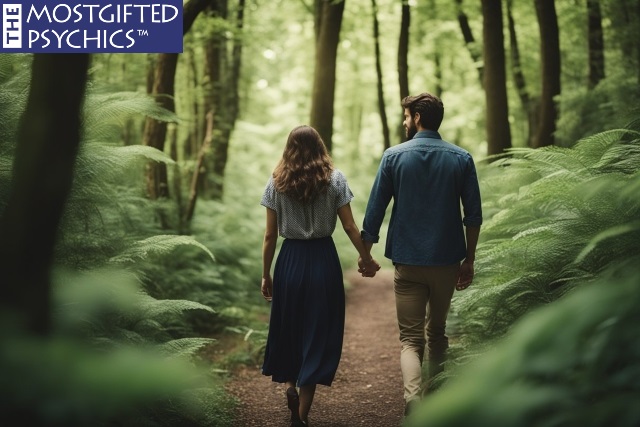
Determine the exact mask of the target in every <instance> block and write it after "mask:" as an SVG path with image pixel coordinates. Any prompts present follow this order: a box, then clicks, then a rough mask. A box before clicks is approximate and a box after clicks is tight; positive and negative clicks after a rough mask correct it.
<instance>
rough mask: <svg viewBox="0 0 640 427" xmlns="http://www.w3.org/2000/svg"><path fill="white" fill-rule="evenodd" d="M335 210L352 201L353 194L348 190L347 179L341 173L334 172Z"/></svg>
mask: <svg viewBox="0 0 640 427" xmlns="http://www.w3.org/2000/svg"><path fill="white" fill-rule="evenodd" d="M335 191H336V210H338V209H339V208H341V207H343V206H344V205H346V204H347V203H350V202H351V200H353V192H352V191H351V189H350V188H349V183H348V182H347V178H346V177H345V176H344V174H343V173H342V172H340V171H339V170H336V173H335Z"/></svg>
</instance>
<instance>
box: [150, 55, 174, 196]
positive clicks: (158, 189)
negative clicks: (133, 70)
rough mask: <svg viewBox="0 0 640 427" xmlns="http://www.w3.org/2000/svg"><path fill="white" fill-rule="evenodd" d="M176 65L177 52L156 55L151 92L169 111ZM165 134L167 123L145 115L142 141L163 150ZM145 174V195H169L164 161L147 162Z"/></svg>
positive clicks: (172, 106) (171, 103) (171, 106)
mask: <svg viewBox="0 0 640 427" xmlns="http://www.w3.org/2000/svg"><path fill="white" fill-rule="evenodd" d="M177 65H178V54H177V53H161V54H159V55H158V59H157V61H156V69H155V74H154V77H153V90H152V93H153V94H154V96H155V98H156V102H157V103H158V104H159V105H161V106H162V107H163V108H166V109H167V110H169V111H175V103H174V101H173V94H174V83H175V73H176V67H177ZM166 136H167V123H166V122H164V121H160V120H156V119H153V118H151V117H147V119H146V120H145V126H144V133H143V135H142V143H143V144H144V145H148V146H149V147H153V148H156V149H158V150H160V151H164V142H165V138H166ZM145 175H146V179H147V196H148V197H149V198H150V199H153V200H156V199H159V198H162V197H169V185H168V182H167V167H166V165H165V164H164V163H156V162H150V163H147V166H146V173H145Z"/></svg>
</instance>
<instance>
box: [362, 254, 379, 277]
mask: <svg viewBox="0 0 640 427" xmlns="http://www.w3.org/2000/svg"><path fill="white" fill-rule="evenodd" d="M378 270H380V264H378V262H377V261H376V260H375V259H373V258H371V259H370V260H368V261H364V260H363V259H362V257H359V258H358V272H359V273H361V274H362V277H373V276H375V275H376V272H377V271H378Z"/></svg>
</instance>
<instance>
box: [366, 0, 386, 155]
mask: <svg viewBox="0 0 640 427" xmlns="http://www.w3.org/2000/svg"><path fill="white" fill-rule="evenodd" d="M371 7H372V9H373V43H374V46H375V55H376V75H377V77H378V111H379V112H380V121H381V122H382V138H383V140H384V149H385V150H386V149H387V148H389V147H391V139H390V138H389V123H388V121H387V111H386V109H385V103H384V84H383V81H384V80H383V78H382V64H381V62H382V60H381V59H380V29H379V27H378V5H377V4H376V0H371Z"/></svg>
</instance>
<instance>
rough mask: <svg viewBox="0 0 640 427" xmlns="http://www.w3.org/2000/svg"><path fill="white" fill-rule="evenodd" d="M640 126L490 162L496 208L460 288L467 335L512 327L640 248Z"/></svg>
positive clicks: (490, 334)
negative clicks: (470, 279) (470, 278)
mask: <svg viewBox="0 0 640 427" xmlns="http://www.w3.org/2000/svg"><path fill="white" fill-rule="evenodd" d="M638 136H639V135H638V132H636V131H633V130H627V129H619V130H614V131H608V132H604V133H602V134H598V135H594V136H591V137H589V138H585V139H584V140H582V141H580V142H579V143H578V144H576V145H575V147H573V148H571V149H567V148H559V147H549V148H544V149H538V150H531V149H514V150H512V151H511V155H512V157H511V158H510V159H504V160H503V161H501V162H499V163H498V164H496V165H493V164H492V165H488V166H486V167H484V168H483V169H480V172H479V174H480V176H481V177H485V176H486V178H483V180H482V183H481V185H482V193H483V197H484V200H483V202H484V203H485V205H489V206H491V210H490V212H493V215H492V216H491V217H490V218H488V219H487V220H486V221H485V224H484V225H483V231H482V233H481V239H482V242H481V244H480V245H479V247H478V254H477V261H476V272H477V277H476V281H475V284H474V285H473V286H472V287H471V288H469V289H468V290H467V291H465V292H464V293H459V294H456V296H455V302H454V304H455V305H456V307H457V310H456V313H457V315H459V316H460V317H462V318H464V319H465V320H466V321H468V323H467V322H463V324H462V326H461V327H462V329H463V333H467V334H468V336H467V342H478V343H479V342H481V341H482V340H486V339H487V338H496V337H499V336H501V335H503V334H504V333H506V332H507V331H508V329H509V327H510V325H511V324H513V323H514V322H515V321H516V320H517V319H519V318H520V317H521V316H523V315H524V314H526V313H527V312H528V311H530V310H532V309H534V308H536V307H539V306H541V305H544V304H548V303H550V302H553V301H555V300H556V299H558V298H560V297H561V296H563V295H565V294H566V293H567V292H568V291H570V290H571V289H573V288H574V287H575V286H576V284H577V283H580V282H581V281H582V280H583V279H584V278H593V277H595V276H597V274H598V273H599V272H600V271H602V270H603V269H605V268H606V267H607V266H608V265H610V264H611V263H612V262H614V261H617V260H619V259H625V258H628V257H629V256H632V255H633V254H635V253H638V252H640V239H638V236H639V235H640V230H639V227H640V226H639V225H638V224H639V223H638V218H640V201H639V200H638V198H637V194H638V190H640V174H639V173H638V170H639V169H640V138H638ZM523 172H524V173H523ZM503 174H506V175H508V176H509V179H507V180H505V179H504V177H503ZM501 176H502V182H503V183H504V184H502V185H503V186H504V190H503V191H501V187H500V186H501ZM511 177H513V180H511ZM487 185H489V186H490V187H491V189H492V191H486V186H487ZM479 307H482V309H479ZM465 325H468V326H465Z"/></svg>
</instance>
